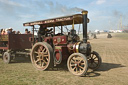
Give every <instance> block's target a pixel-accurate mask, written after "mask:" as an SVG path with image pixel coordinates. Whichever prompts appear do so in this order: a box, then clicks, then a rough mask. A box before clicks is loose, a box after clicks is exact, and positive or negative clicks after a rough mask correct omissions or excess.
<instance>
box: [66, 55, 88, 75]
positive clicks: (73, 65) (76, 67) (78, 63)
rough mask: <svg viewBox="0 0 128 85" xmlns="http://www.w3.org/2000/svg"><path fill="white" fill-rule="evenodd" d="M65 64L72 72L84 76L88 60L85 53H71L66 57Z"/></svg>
mask: <svg viewBox="0 0 128 85" xmlns="http://www.w3.org/2000/svg"><path fill="white" fill-rule="evenodd" d="M67 66H68V69H69V71H70V72H71V73H72V74H74V75H77V76H84V75H85V74H86V72H87V70H88V61H87V58H86V56H85V55H83V54H81V53H73V54H72V55H70V56H69V58H68V62H67Z"/></svg>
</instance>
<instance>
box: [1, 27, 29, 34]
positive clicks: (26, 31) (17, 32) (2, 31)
mask: <svg viewBox="0 0 128 85" xmlns="http://www.w3.org/2000/svg"><path fill="white" fill-rule="evenodd" d="M7 34H21V32H20V31H13V29H12V28H11V27H10V28H8V29H1V30H0V35H7ZM24 34H31V32H30V31H28V29H25V33H24Z"/></svg>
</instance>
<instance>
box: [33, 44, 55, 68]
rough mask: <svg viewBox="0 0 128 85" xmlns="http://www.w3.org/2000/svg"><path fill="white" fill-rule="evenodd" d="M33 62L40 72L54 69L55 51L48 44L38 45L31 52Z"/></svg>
mask: <svg viewBox="0 0 128 85" xmlns="http://www.w3.org/2000/svg"><path fill="white" fill-rule="evenodd" d="M31 62H32V63H33V65H34V67H36V68H37V69H39V70H46V69H48V68H50V67H53V65H54V64H53V62H54V60H53V49H52V47H51V46H50V45H49V44H48V43H46V42H38V43H36V44H35V45H34V46H33V48H32V51H31Z"/></svg>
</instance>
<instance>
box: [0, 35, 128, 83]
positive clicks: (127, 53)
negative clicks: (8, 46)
mask: <svg viewBox="0 0 128 85" xmlns="http://www.w3.org/2000/svg"><path fill="white" fill-rule="evenodd" d="M112 36H113V37H112V38H110V39H108V38H106V37H107V34H101V35H97V37H98V39H91V40H89V41H90V43H91V45H92V50H95V51H97V52H98V53H99V54H100V55H101V57H102V65H101V67H100V68H99V70H98V71H91V70H89V71H88V73H87V75H86V76H85V77H78V76H74V75H72V74H71V73H70V72H69V71H68V70H67V69H59V70H57V69H55V70H52V71H38V70H36V69H35V68H34V67H33V66H32V64H31V62H29V61H26V62H16V63H11V64H4V62H3V61H2V59H1V58H0V85H128V45H127V44H128V34H125V33H117V34H112Z"/></svg>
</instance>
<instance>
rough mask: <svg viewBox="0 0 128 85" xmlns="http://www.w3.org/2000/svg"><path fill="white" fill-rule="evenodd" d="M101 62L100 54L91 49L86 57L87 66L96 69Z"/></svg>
mask: <svg viewBox="0 0 128 85" xmlns="http://www.w3.org/2000/svg"><path fill="white" fill-rule="evenodd" d="M101 63H102V60H101V57H100V55H99V54H98V53H97V52H95V51H93V52H92V53H91V55H90V57H89V59H88V65H89V68H90V69H92V70H97V69H98V68H99V67H100V65H101Z"/></svg>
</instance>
